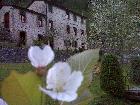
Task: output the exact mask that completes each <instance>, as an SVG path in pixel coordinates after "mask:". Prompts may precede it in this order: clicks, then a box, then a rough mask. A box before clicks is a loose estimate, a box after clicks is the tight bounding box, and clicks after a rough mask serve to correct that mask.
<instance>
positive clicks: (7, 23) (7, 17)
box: [4, 12, 10, 28]
mask: <svg viewBox="0 0 140 105" xmlns="http://www.w3.org/2000/svg"><path fill="white" fill-rule="evenodd" d="M4 27H5V28H9V27H10V15H9V12H7V13H5V14H4Z"/></svg>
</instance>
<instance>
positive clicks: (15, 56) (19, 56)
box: [0, 48, 74, 63]
mask: <svg viewBox="0 0 140 105" xmlns="http://www.w3.org/2000/svg"><path fill="white" fill-rule="evenodd" d="M27 53H28V49H27V48H2V49H0V63H25V62H29V60H28V56H27V55H28V54H27ZM73 54H74V53H73V52H70V51H55V61H56V62H57V61H66V60H67V58H69V57H70V56H71V55H73Z"/></svg>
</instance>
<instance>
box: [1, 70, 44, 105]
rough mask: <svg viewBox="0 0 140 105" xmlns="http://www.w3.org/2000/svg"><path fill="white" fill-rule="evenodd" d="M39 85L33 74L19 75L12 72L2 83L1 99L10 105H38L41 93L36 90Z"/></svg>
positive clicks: (39, 80) (37, 78)
mask: <svg viewBox="0 0 140 105" xmlns="http://www.w3.org/2000/svg"><path fill="white" fill-rule="evenodd" d="M40 84H42V82H41V79H40V78H39V77H38V76H36V75H35V73H33V72H28V73H27V74H19V73H17V72H15V71H12V73H11V74H10V76H9V77H8V78H6V79H5V80H4V81H3V82H2V87H1V92H2V97H3V98H4V99H5V100H6V102H7V103H9V104H10V105H40V102H41V92H40V91H39V89H38V85H40ZM9 90H10V91H9Z"/></svg>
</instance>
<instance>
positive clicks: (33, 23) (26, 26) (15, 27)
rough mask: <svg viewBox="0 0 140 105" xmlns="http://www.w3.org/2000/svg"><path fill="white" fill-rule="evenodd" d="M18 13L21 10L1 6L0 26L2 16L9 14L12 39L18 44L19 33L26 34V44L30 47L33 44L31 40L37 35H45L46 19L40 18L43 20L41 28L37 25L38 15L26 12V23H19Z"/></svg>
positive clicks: (2, 20) (2, 19) (2, 21)
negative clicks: (23, 32)
mask: <svg viewBox="0 0 140 105" xmlns="http://www.w3.org/2000/svg"><path fill="white" fill-rule="evenodd" d="M20 11H23V9H20V8H19V9H18V8H15V7H12V6H3V7H2V9H1V10H0V24H1V25H4V14H5V13H6V12H9V13H10V28H9V29H10V33H11V34H12V35H13V36H12V37H13V39H14V40H15V41H16V42H18V40H19V34H20V32H21V31H25V32H26V36H27V37H26V38H27V42H26V44H27V45H28V46H30V45H31V44H32V42H33V39H37V38H38V34H40V35H45V34H46V19H45V17H43V16H41V18H42V20H43V25H42V27H39V25H38V16H39V15H38V14H36V13H32V12H30V11H28V10H26V11H25V13H26V21H25V22H22V21H21V16H20Z"/></svg>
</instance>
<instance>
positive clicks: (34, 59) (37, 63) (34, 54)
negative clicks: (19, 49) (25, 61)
mask: <svg viewBox="0 0 140 105" xmlns="http://www.w3.org/2000/svg"><path fill="white" fill-rule="evenodd" d="M28 58H29V59H30V61H31V64H32V65H33V66H34V67H36V68H40V67H45V66H47V65H48V64H49V63H51V62H52V60H53V59H54V52H53V50H52V49H51V47H50V46H48V45H46V46H45V47H44V48H43V49H41V48H40V47H38V46H32V47H30V49H29V51H28Z"/></svg>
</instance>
